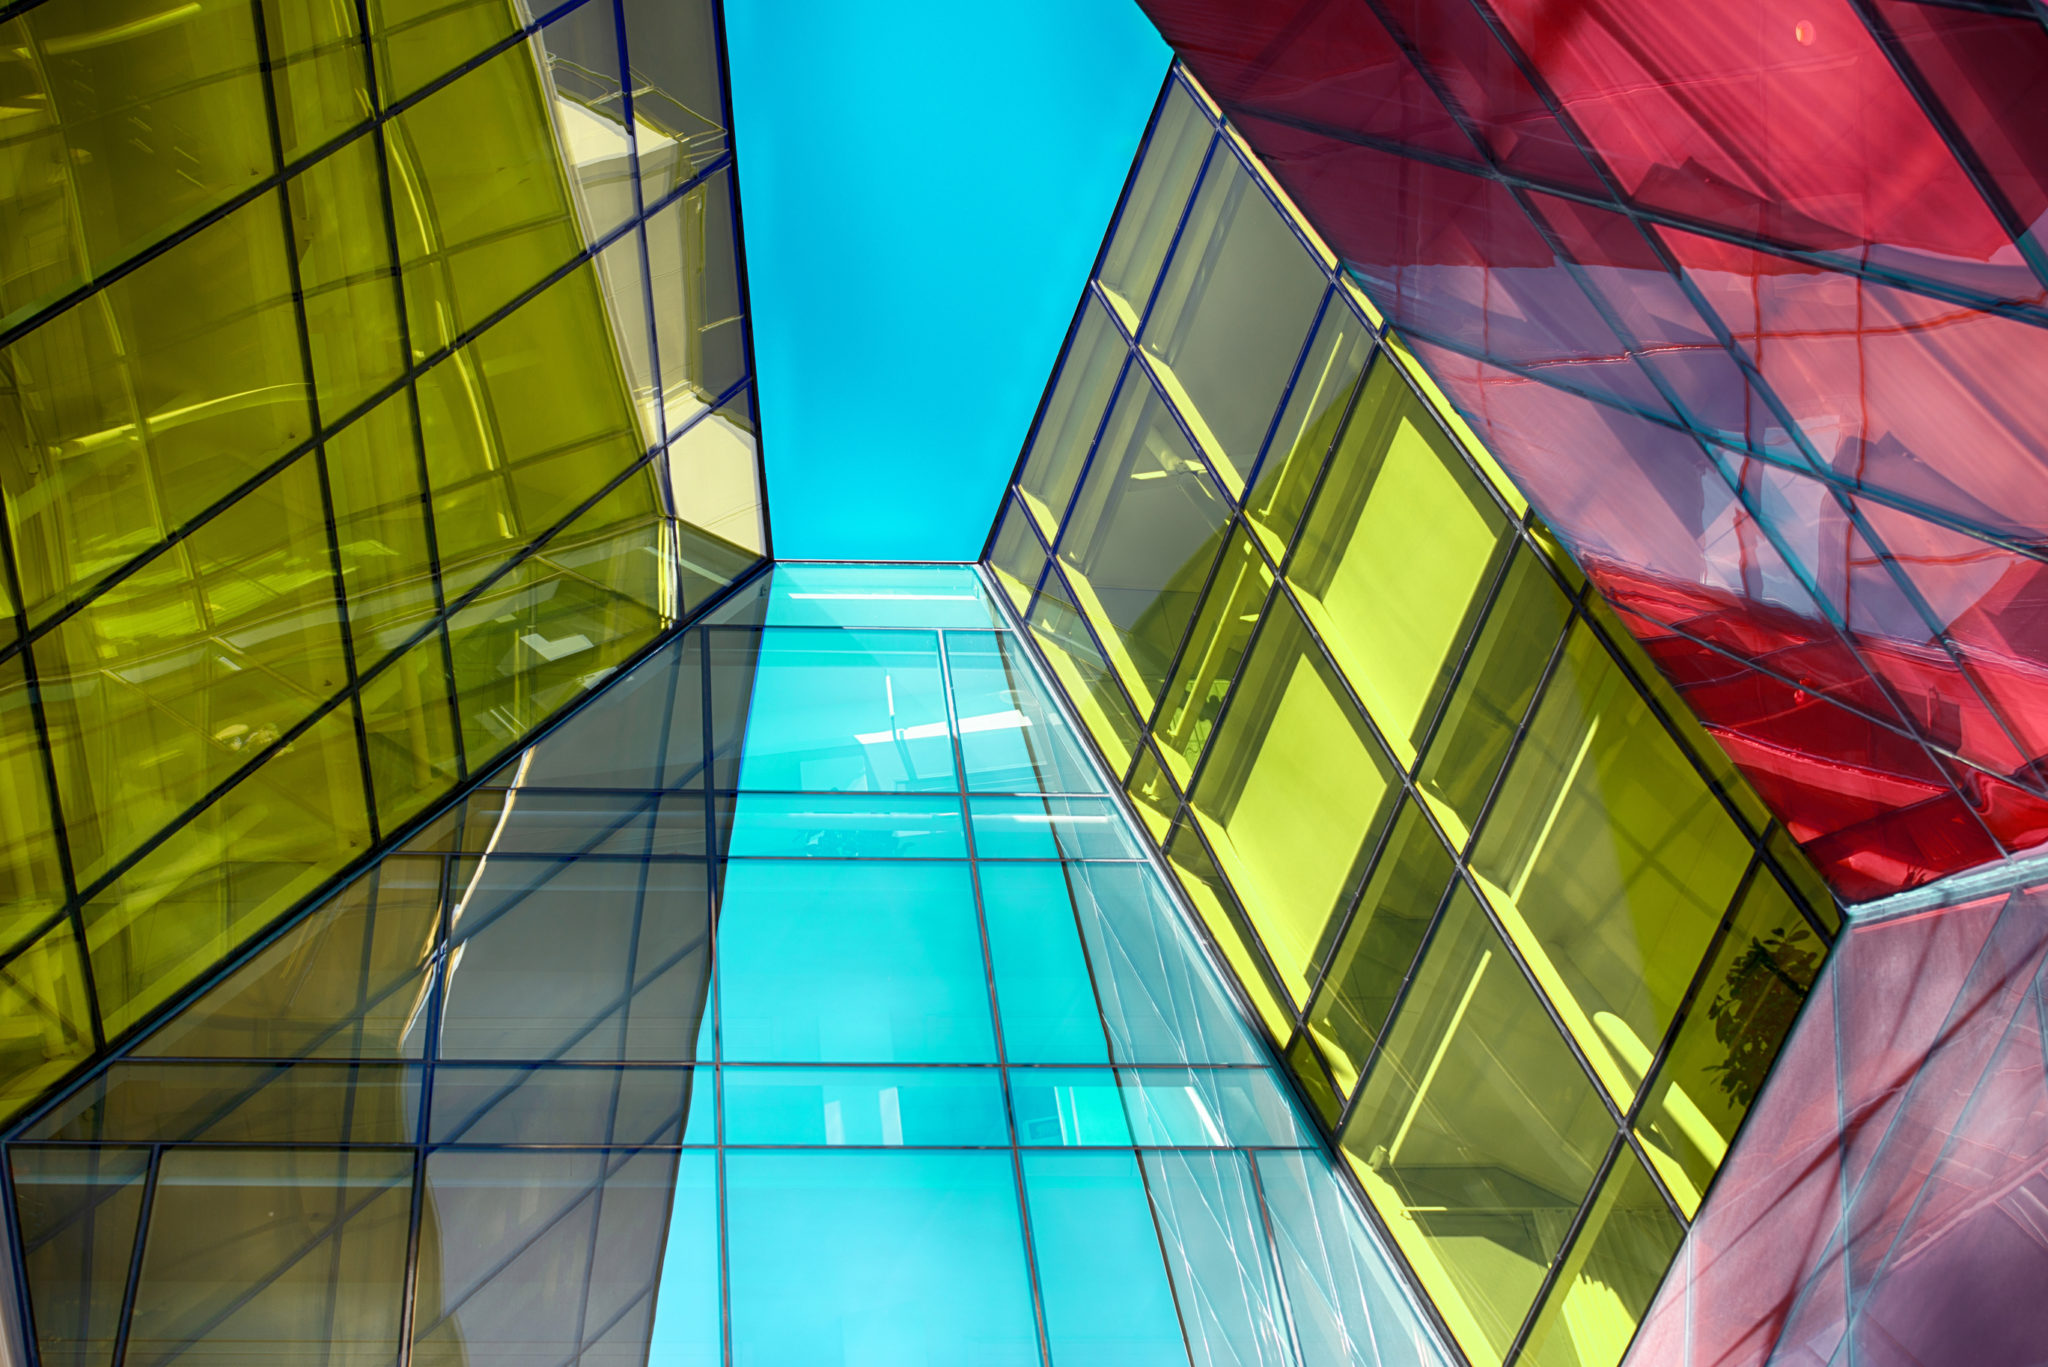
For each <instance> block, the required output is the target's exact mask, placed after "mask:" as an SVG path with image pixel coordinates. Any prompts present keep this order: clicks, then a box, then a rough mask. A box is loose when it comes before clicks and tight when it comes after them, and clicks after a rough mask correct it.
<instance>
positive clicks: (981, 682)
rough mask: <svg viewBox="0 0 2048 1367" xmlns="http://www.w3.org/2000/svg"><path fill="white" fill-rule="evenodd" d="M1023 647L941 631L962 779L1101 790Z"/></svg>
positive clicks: (1037, 788) (989, 785)
mask: <svg viewBox="0 0 2048 1367" xmlns="http://www.w3.org/2000/svg"><path fill="white" fill-rule="evenodd" d="M1025 649H1026V648H1025V647H1024V646H1023V645H1021V644H1020V643H1018V642H1017V641H1016V640H1014V639H1013V638H1011V637H1009V636H995V635H989V634H986V633H976V634H973V635H966V634H961V633H955V634H952V635H949V636H947V637H946V665H947V668H948V670H949V671H950V672H951V674H952V679H953V709H954V713H955V716H956V718H957V722H958V726H959V730H960V756H961V761H962V763H963V764H964V765H965V766H966V769H967V786H968V788H969V789H970V790H971V791H974V792H980V793H1032V792H1046V793H1099V792H1101V791H1102V781H1101V780H1100V779H1098V778H1097V777H1096V776H1095V766H1094V765H1092V764H1090V763H1089V762H1088V757H1087V755H1086V754H1085V753H1084V752H1083V751H1082V749H1081V747H1080V745H1079V744H1078V743H1077V742H1078V738H1077V737H1076V736H1075V735H1074V734H1073V733H1072V732H1071V731H1070V730H1068V728H1067V725H1066V723H1065V721H1063V720H1062V719H1061V718H1060V716H1059V714H1058V713H1056V712H1054V711H1053V709H1052V708H1051V707H1050V706H1049V705H1048V699H1047V698H1046V696H1045V692H1044V689H1043V688H1041V687H1040V685H1039V683H1038V680H1037V676H1036V675H1035V674H1034V673H1033V672H1032V669H1031V664H1030V660H1029V658H1028V657H1027V656H1026V655H1025V653H1024V652H1025Z"/></svg>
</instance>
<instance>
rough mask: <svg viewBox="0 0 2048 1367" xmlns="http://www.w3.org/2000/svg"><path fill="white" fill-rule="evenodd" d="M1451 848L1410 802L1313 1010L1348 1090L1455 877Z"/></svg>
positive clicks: (1316, 1028) (1314, 1025) (1312, 1019)
mask: <svg viewBox="0 0 2048 1367" xmlns="http://www.w3.org/2000/svg"><path fill="white" fill-rule="evenodd" d="M1451 870H1452V864H1451V854H1450V851H1449V850H1446V849H1445V848H1444V845H1443V841H1441V840H1439V839H1438V838H1437V834H1436V832H1435V831H1434V830H1432V829H1430V825H1429V822H1428V821H1426V820H1424V819H1423V815H1422V810H1421V809H1420V808H1419V807H1417V806H1416V805H1415V804H1414V803H1412V802H1409V803H1406V804H1404V805H1403V807H1402V810H1401V815H1400V817H1399V818H1398V819H1397V820H1396V821H1395V823H1394V833H1393V835H1392V836H1390V837H1389V838H1388V840H1387V845H1386V848H1385V849H1384V850H1382V851H1381V852H1380V856H1379V863H1378V865H1377V866H1376V867H1375V868H1374V869H1373V871H1372V879H1371V881H1370V882H1368V883H1367V884H1366V885H1365V894H1364V896H1362V897H1360V898H1359V899H1358V909H1357V910H1356V911H1354V912H1353V913H1352V916H1351V924H1350V926H1349V927H1347V928H1346V930H1345V932H1344V939H1343V942H1342V943H1341V944H1340V945H1339V946H1338V947H1337V952H1336V954H1335V955H1334V956H1333V957H1332V958H1331V960H1330V965H1329V968H1328V970H1327V973H1326V975H1325V977H1324V979H1323V984H1322V986H1321V988H1320V989H1318V990H1317V992H1316V999H1315V1003H1314V1005H1312V1006H1311V1007H1310V1008H1309V1013H1308V1028H1309V1030H1310V1031H1311V1032H1312V1033H1313V1034H1314V1035H1315V1037H1316V1040H1317V1042H1318V1043H1319V1044H1321V1045H1322V1047H1323V1053H1324V1055H1325V1057H1327V1058H1328V1059H1329V1062H1330V1067H1331V1070H1332V1072H1334V1073H1335V1075H1336V1078H1335V1080H1336V1083H1337V1086H1338V1088H1339V1090H1341V1091H1342V1093H1343V1094H1344V1095H1345V1096H1349V1095H1350V1094H1351V1089H1352V1087H1353V1086H1354V1085H1356V1084H1357V1082H1358V1075H1359V1073H1360V1072H1361V1071H1363V1070H1364V1068H1365V1063H1366V1059H1367V1057H1368V1056H1370V1054H1371V1053H1372V1047H1373V1045H1374V1044H1375V1043H1377V1042H1378V1041H1379V1037H1380V1032H1381V1031H1382V1030H1383V1029H1384V1028H1385V1027H1386V1023H1387V1014H1388V1012H1390V1011H1392V1010H1393V1009H1394V998H1395V997H1396V996H1397V995H1398V994H1399V993H1400V991H1401V985H1402V984H1403V983H1404V982H1406V981H1407V980H1408V974H1409V971H1410V970H1411V969H1412V968H1413V966H1414V964H1415V956H1416V953H1417V952H1418V951H1419V950H1420V949H1421V948H1422V941H1423V937H1424V936H1425V935H1427V934H1428V933H1429V927H1430V924H1431V923H1432V922H1433V921H1435V920H1436V910H1437V907H1438V905H1439V904H1441V903H1442V901H1443V897H1444V891H1445V889H1446V888H1448V887H1449V886H1450V881H1451Z"/></svg>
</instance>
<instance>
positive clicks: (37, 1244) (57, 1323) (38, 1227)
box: [11, 1145, 149, 1367]
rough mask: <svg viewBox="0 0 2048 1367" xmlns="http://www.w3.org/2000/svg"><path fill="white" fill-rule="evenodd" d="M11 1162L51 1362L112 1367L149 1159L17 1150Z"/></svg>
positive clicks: (131, 1153)
mask: <svg viewBox="0 0 2048 1367" xmlns="http://www.w3.org/2000/svg"><path fill="white" fill-rule="evenodd" d="M11 1157H12V1160H13V1163H12V1166H13V1177H14V1194H15V1195H14V1199H15V1207H16V1209H17V1211H18V1212H19V1218H20V1222H21V1224H20V1231H21V1242H22V1247H23V1248H25V1249H27V1250H29V1252H28V1256H27V1258H26V1260H25V1262H26V1266H25V1268H24V1269H23V1270H24V1271H25V1272H26V1273H27V1280H28V1284H29V1293H30V1298H31V1302H32V1304H33V1307H34V1310H35V1320H36V1339H37V1347H38V1348H39V1349H40V1350H41V1357H42V1361H43V1362H44V1363H45V1364H46V1367H106V1364H107V1363H110V1362H112V1361H113V1357H114V1337H115V1333H116V1331H117V1327H118V1325H119V1323H120V1319H121V1302H122V1299H123V1298H124V1296H125V1295H126V1294H127V1288H128V1260H129V1258H130V1257H131V1256H132V1255H133V1254H134V1251H135V1226H136V1223H137V1222H138V1221H140V1220H141V1218H142V1192H143V1181H144V1177H145V1174H146V1172H147V1169H148V1167H149V1151H148V1150H147V1149H140V1148H138V1149H117V1148H93V1149H77V1148H71V1149H55V1148H51V1149H45V1148H31V1147H25V1146H21V1145H15V1146H13V1148H12V1149H11Z"/></svg>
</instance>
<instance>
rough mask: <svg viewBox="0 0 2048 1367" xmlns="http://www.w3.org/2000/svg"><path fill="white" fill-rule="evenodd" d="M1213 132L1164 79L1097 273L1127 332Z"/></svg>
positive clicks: (1181, 91) (1180, 89) (1139, 313)
mask: <svg viewBox="0 0 2048 1367" xmlns="http://www.w3.org/2000/svg"><path fill="white" fill-rule="evenodd" d="M1215 137H1216V130H1215V127H1214V125H1212V124H1211V123H1210V122H1209V118H1208V116H1207V115H1206V114H1204V113H1203V112H1202V110H1201V109H1199V108H1198V107H1197V106H1196V104H1195V101H1194V97H1193V96H1191V95H1189V94H1188V92H1187V89H1186V88H1185V87H1184V86H1182V85H1181V83H1180V82H1179V81H1175V82H1173V83H1172V84H1171V85H1169V86H1168V87H1167V90H1166V97H1165V102H1164V103H1163V104H1162V105H1161V106H1160V110H1159V121H1158V123H1157V124H1156V125H1155V126H1154V128H1153V130H1152V136H1151V138H1150V139H1148V140H1147V141H1146V143H1145V150H1144V152H1143V154H1142V156H1141V158H1140V160H1139V162H1138V173H1137V175H1136V176H1135V177H1134V178H1133V179H1132V181H1131V191H1130V194H1129V196H1128V197H1127V198H1126V199H1125V201H1124V207H1123V212H1122V213H1120V214H1118V215H1117V222H1116V231H1115V233H1114V235H1113V236H1112V237H1111V238H1110V242H1109V251H1108V252H1107V253H1106V254H1105V255H1104V256H1103V259H1102V274H1101V275H1100V276H1099V277H1098V278H1099V279H1100V281H1101V284H1102V290H1103V293H1104V294H1106V295H1108V296H1109V298H1110V300H1111V301H1112V302H1113V303H1114V304H1115V305H1116V309H1117V312H1118V313H1120V314H1122V315H1123V320H1124V326H1125V327H1126V328H1128V329H1130V330H1131V331H1132V332H1136V331H1137V330H1138V320H1139V319H1140V318H1141V317H1143V316H1144V313H1145V304H1146V301H1147V300H1149V299H1151V297H1152V286H1153V283H1154V282H1155V281H1156V280H1157V279H1158V278H1159V268H1160V266H1162V265H1164V264H1165V262H1166V253H1167V249H1168V248H1169V247H1171V246H1172V245H1173V235H1174V234H1175V233H1176V232H1178V231H1179V230H1180V220H1181V215H1182V213H1184V212H1185V211H1186V209H1187V204H1188V196H1189V194H1191V193H1192V192H1193V191H1194V188H1195V177H1196V176H1197V175H1199V174H1200V173H1201V169H1202V158H1203V157H1204V156H1206V155H1207V154H1208V151H1209V144H1210V143H1211V142H1213V141H1215Z"/></svg>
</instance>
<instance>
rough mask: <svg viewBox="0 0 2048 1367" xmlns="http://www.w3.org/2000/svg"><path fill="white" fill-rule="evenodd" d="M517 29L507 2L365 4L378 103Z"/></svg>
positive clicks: (390, 0)
mask: <svg viewBox="0 0 2048 1367" xmlns="http://www.w3.org/2000/svg"><path fill="white" fill-rule="evenodd" d="M518 27H519V17H518V12H517V11H516V10H515V9H514V8H513V7H512V5H511V3H510V2H509V0H454V2H453V3H450V2H449V0H370V31H371V32H372V33H373V34H375V35H376V48H377V83H378V87H379V89H380V91H381V93H382V94H383V96H384V102H385V103H386V104H390V103H392V102H394V101H397V100H401V99H403V98H405V97H406V96H407V95H410V94H412V93H413V92H414V91H416V90H418V89H419V88H420V87H421V86H423V85H425V84H427V83H428V82H429V81H431V80H433V79H434V78H435V77H437V76H441V75H444V74H446V73H447V72H449V71H452V70H454V69H455V68H456V67H458V66H461V65H462V64H463V63H464V62H466V61H468V60H469V59H470V58H471V57H474V56H475V55H476V54H477V53H479V52H482V51H483V50H484V49H485V48H487V47H489V46H490V45H491V44H492V43H494V42H496V41H498V40H499V39H501V38H504V37H507V36H509V35H510V34H512V33H514V32H515V31H517V29H518Z"/></svg>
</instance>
